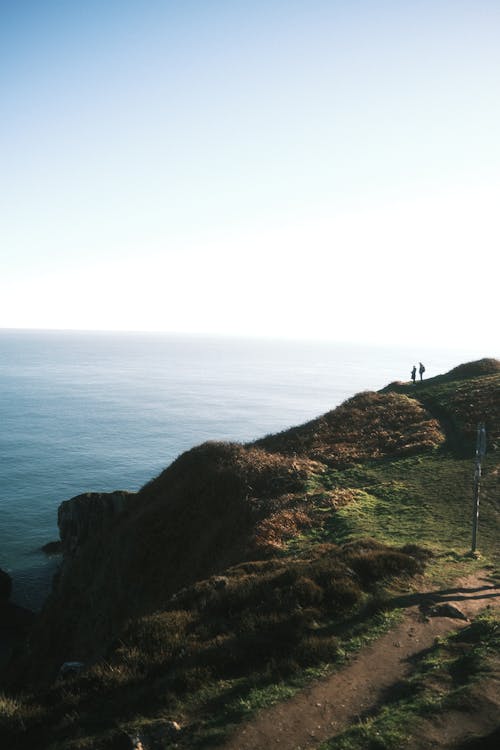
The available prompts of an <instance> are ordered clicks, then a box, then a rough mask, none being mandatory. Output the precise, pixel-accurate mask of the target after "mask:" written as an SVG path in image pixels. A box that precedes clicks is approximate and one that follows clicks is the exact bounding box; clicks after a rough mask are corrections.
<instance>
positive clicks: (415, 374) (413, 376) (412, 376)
mask: <svg viewBox="0 0 500 750" xmlns="http://www.w3.org/2000/svg"><path fill="white" fill-rule="evenodd" d="M416 377H417V368H416V367H415V365H413V370H412V371H411V379H412V380H413V385H415V378H416Z"/></svg>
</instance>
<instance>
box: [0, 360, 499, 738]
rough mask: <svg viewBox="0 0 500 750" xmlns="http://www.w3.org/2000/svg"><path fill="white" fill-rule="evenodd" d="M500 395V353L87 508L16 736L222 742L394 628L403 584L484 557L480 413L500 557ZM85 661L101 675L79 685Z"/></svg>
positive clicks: (488, 508)
mask: <svg viewBox="0 0 500 750" xmlns="http://www.w3.org/2000/svg"><path fill="white" fill-rule="evenodd" d="M499 386H500V363H499V362H497V361H496V360H481V361H480V362H478V363H470V364H468V365H464V366H461V367H459V368H456V369H455V370H453V371H451V372H450V373H448V374H447V375H445V376H439V377H438V378H433V379H431V380H428V381H424V383H422V384H417V385H416V386H413V385H412V384H391V386H388V388H387V389H384V391H383V392H380V393H363V394H359V395H358V396H355V397H354V398H352V399H349V400H348V401H347V402H345V403H344V404H342V405H341V406H340V407H338V408H337V409H335V410H333V411H332V412H329V413H328V414H326V415H324V416H323V417H320V418H318V419H316V420H312V421H311V422H309V423H308V424H306V425H303V426H301V427H297V428H293V429H292V430H288V431H286V432H284V433H280V434H279V435H274V436H268V437H266V438H263V439H261V440H259V441H256V442H255V443H253V444H248V445H239V444H232V443H205V444H203V445H201V446H198V447H196V448H193V449H192V450H190V451H188V452H186V453H184V454H182V455H181V456H180V457H179V458H178V459H177V460H176V461H175V462H174V463H173V464H172V465H171V466H169V467H168V468H167V469H165V471H164V472H162V473H161V474H160V475H159V476H158V477H157V478H156V479H154V480H152V481H151V482H149V483H148V484H147V485H146V486H145V487H144V488H142V490H141V491H140V492H138V493H137V494H130V495H127V496H125V495H123V493H122V494H120V493H117V494H116V493H115V496H114V497H113V498H111V499H110V498H109V496H108V497H106V496H96V495H88V496H80V497H79V498H77V499H76V500H73V501H69V504H67V505H65V510H64V512H62V514H61V519H62V520H63V519H65V518H66V519H68V518H71V519H73V520H74V519H75V518H77V516H78V517H79V518H81V519H83V520H82V523H80V524H79V525H78V524H77V526H75V525H74V524H73V525H72V524H71V523H70V524H67V523H64V522H61V534H62V537H63V538H62V541H63V547H64V548H65V558H64V563H63V565H62V568H61V571H60V574H59V576H58V579H57V580H56V582H55V585H54V591H53V594H52V595H51V597H50V599H49V601H48V602H47V604H46V606H45V608H44V610H43V612H42V614H41V616H40V618H39V620H38V622H37V624H36V626H35V627H34V628H33V630H32V633H31V636H30V639H29V642H28V643H27V644H26V645H25V648H24V649H23V653H22V654H20V655H18V656H17V659H16V661H15V662H14V663H13V665H12V666H11V670H10V675H9V680H8V683H9V686H10V687H8V690H9V691H14V692H10V693H9V695H10V696H12V697H7V698H6V699H5V700H6V702H5V703H4V704H3V708H2V706H1V705H0V729H1V730H2V731H3V733H4V736H5V737H9V738H11V741H12V743H14V742H15V743H17V744H15V745H13V746H16V747H20V748H21V747H29V746H30V744H29V743H30V742H33V740H34V738H35V737H36V738H37V740H36V741H37V743H38V744H37V747H39V748H44V747H50V748H53V750H56V748H62V747H64V748H81V749H83V748H94V747H96V748H97V747H99V748H100V747H103V748H105V747H110V748H111V747H119V746H123V747H127V746H131V745H130V742H131V741H129V740H128V739H127V738H130V737H131V736H132V735H133V733H134V731H135V729H137V728H141V731H142V732H143V735H144V737H149V738H150V744H151V747H153V746H154V733H155V731H158V732H159V733H160V734H161V733H162V732H164V733H168V732H169V731H174V733H175V732H177V729H175V728H174V729H172V726H173V725H169V724H168V722H169V721H171V720H173V719H174V718H175V719H176V720H178V719H179V718H181V719H182V722H181V723H183V724H185V725H186V728H185V729H184V730H183V731H182V732H181V733H180V734H179V736H178V737H177V736H176V741H177V742H178V743H180V744H178V746H179V747H181V746H182V747H186V748H188V747H189V748H191V747H208V746H209V745H210V744H212V745H213V743H214V742H215V740H216V738H217V737H219V736H220V737H221V738H222V737H223V736H224V735H225V733H226V731H227V730H228V728H229V726H230V725H231V723H232V722H235V721H238V716H239V715H240V714H241V706H242V705H246V704H244V703H238V701H248V700H250V699H249V698H248V696H250V695H252V694H253V692H254V691H255V690H256V689H257V688H258V689H259V690H263V691H264V692H263V694H266V690H269V689H270V686H272V685H273V684H275V683H276V681H278V682H280V681H283V680H285V681H289V682H290V681H291V683H290V684H292V683H295V684H299V683H300V681H301V680H304V679H310V678H311V677H312V676H314V674H316V673H319V672H321V670H324V669H329V668H331V665H332V664H334V663H335V662H336V661H337V660H338V659H339V658H340V655H341V654H342V653H343V652H344V651H345V648H346V647H348V646H347V644H348V643H349V642H350V639H352V638H353V637H354V638H355V639H358V641H359V640H360V639H362V638H363V637H365V636H364V635H362V634H363V633H366V634H368V633H369V632H370V630H373V628H378V627H380V626H381V623H383V622H384V621H385V619H387V618H386V615H385V614H384V601H385V599H384V597H385V594H384V590H385V588H386V587H387V586H388V585H392V586H398V585H404V586H410V585H417V584H411V583H410V579H411V578H412V577H415V576H417V580H420V577H421V575H422V573H423V570H424V567H425V565H426V563H427V565H428V567H429V572H430V574H431V575H433V576H438V575H441V576H448V577H450V578H452V577H453V576H454V575H457V574H459V573H463V572H464V569H465V568H467V567H468V566H471V565H474V562H473V561H468V560H467V558H465V557H464V552H466V549H467V539H468V536H469V533H470V529H469V525H468V524H467V522H464V512H465V508H469V505H470V480H471V459H472V456H473V452H474V440H475V434H474V433H475V426H476V425H477V422H478V421H486V424H487V430H488V435H489V453H488V459H487V462H486V465H485V476H484V481H483V491H484V492H485V495H486V497H487V498H489V499H490V500H491V502H489V503H487V504H485V509H484V514H485V519H486V522H487V530H485V532H484V534H483V535H482V536H481V537H480V539H481V541H482V549H483V550H484V552H485V553H486V554H488V555H490V559H491V560H492V561H493V562H494V563H496V562H497V561H496V558H495V554H496V552H495V541H494V540H495V537H496V535H497V534H498V527H499V507H498V494H497V493H496V490H497V488H498V472H497V463H498V459H496V452H495V451H496V443H497V440H498V439H499V436H500V395H499V394H500V388H499ZM465 454H466V455H467V458H466V459H464V455H465ZM495 461H496V462H497V463H495ZM488 462H489V463H488ZM488 466H489V469H488ZM495 498H497V499H496V500H495ZM103 508H105V509H106V512H103V510H102V509H103ZM91 514H93V515H92V517H90V515H91ZM468 514H470V509H469V510H468ZM72 523H73V522H72ZM75 529H76V530H75ZM79 529H80V531H79ZM81 529H86V531H85V534H83V533H82V532H81ZM89 529H91V532H89V531H88V530H89ZM72 534H73V536H71V535H72ZM75 534H76V535H75ZM416 543H418V545H424V547H425V548H426V549H422V548H421V547H420V546H417V544H416ZM436 556H438V557H436ZM429 560H430V562H429ZM434 560H436V562H433V561H434ZM391 581H392V583H391ZM398 581H400V583H398ZM388 619H389V620H390V618H388ZM69 661H77V662H80V663H82V664H83V665H84V666H83V671H82V672H81V673H80V674H78V675H76V676H74V677H72V678H70V680H69V681H68V680H64V681H63V680H62V678H61V676H60V672H59V670H60V667H61V665H62V664H63V663H64V662H69ZM329 665H330V666H329ZM311 670H312V671H311ZM314 670H316V672H315V671H314ZM318 670H319V672H318ZM307 675H309V678H308V677H307ZM266 686H267V687H266ZM19 691H20V692H19ZM33 691H34V692H33ZM245 696H247V697H245ZM103 701H104V703H105V705H106V708H105V709H101V708H100V706H102V705H103ZM251 703H252V701H250V704H251ZM250 704H249V705H250ZM228 706H233V708H232V709H231V711H232V713H231V711H229V714H228ZM235 706H240V708H239V709H238V710H236V708H235ZM239 712H240V713H239ZM194 716H196V720H195V719H194V718H193V717H194ZM2 717H3V718H2ZM2 722H3V723H2ZM155 727H156V729H155ZM162 727H163V729H162ZM169 727H170V729H169ZM137 731H139V730H138V729H137ZM148 733H149V734H148ZM21 736H22V738H23V739H21ZM151 738H153V739H151ZM120 742H121V743H122V744H121V745H120ZM127 742H129V745H127V744H126V743H127ZM123 743H125V744H123ZM147 744H148V743H147V741H146V739H145V740H144V743H143V745H144V746H145V747H146V746H147Z"/></svg>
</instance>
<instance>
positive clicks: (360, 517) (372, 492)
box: [288, 451, 500, 575]
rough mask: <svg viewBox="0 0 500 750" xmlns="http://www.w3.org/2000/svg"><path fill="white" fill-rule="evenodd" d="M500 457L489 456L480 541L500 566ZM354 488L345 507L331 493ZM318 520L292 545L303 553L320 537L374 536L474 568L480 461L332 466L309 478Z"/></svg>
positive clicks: (431, 457)
mask: <svg viewBox="0 0 500 750" xmlns="http://www.w3.org/2000/svg"><path fill="white" fill-rule="evenodd" d="M494 468H495V464H494V462H493V461H490V463H489V464H488V461H485V462H484V468H483V478H482V482H481V503H480V523H479V534H478V547H479V552H480V553H481V555H482V557H483V560H482V561H481V564H482V565H484V564H485V561H486V562H490V563H493V564H495V565H498V563H499V562H500V553H499V549H498V544H497V534H498V532H497V530H498V524H499V521H500V505H499V502H498V495H497V490H496V485H497V478H496V474H495V473H494ZM339 488H340V489H343V490H347V489H348V490H352V493H353V499H352V500H351V501H350V502H349V503H347V504H346V505H343V506H341V507H339V508H337V509H335V508H334V507H332V505H331V504H330V505H328V504H327V502H326V500H327V498H328V495H329V493H332V492H335V490H338V489H339ZM308 491H309V493H310V498H311V500H310V502H311V504H312V505H313V506H314V519H315V524H314V526H313V527H312V528H311V529H305V530H303V532H302V534H301V535H300V536H297V537H296V538H295V539H293V540H292V541H291V542H290V543H289V547H288V549H289V551H294V552H295V553H298V551H299V550H300V549H301V548H307V546H308V545H310V544H315V543H317V542H334V543H344V542H346V541H349V540H352V539H357V538H360V537H366V536H372V537H374V538H376V539H378V540H380V541H382V542H384V543H386V544H398V545H403V544H410V543H415V542H418V544H420V545H423V546H426V547H428V548H429V549H430V550H432V551H433V552H434V553H435V554H436V555H437V556H439V559H440V562H439V566H440V567H441V568H443V561H444V562H445V563H446V565H445V568H444V569H443V573H444V572H446V569H448V568H449V566H451V568H452V569H453V570H452V571H451V572H452V573H454V574H455V575H458V574H459V573H460V572H461V571H460V569H461V568H463V569H464V570H466V569H470V568H473V567H474V562H473V561H471V560H470V559H469V558H468V556H467V553H468V552H469V550H470V545H471V534H472V496H473V461H472V460H471V459H463V458H457V457H456V456H454V455H453V454H451V453H449V452H446V451H435V452H433V453H431V454H427V455H421V456H416V457H409V458H401V459H395V460H385V461H383V462H378V463H375V462H372V463H371V464H369V465H366V464H365V465H363V466H357V467H353V468H350V469H346V470H344V471H328V472H325V474H323V475H316V476H315V477H314V478H312V479H311V480H310V482H309V486H308Z"/></svg>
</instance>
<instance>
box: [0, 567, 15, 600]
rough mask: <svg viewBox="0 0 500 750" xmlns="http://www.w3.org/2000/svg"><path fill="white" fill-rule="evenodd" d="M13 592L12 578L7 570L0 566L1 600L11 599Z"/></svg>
mask: <svg viewBox="0 0 500 750" xmlns="http://www.w3.org/2000/svg"><path fill="white" fill-rule="evenodd" d="M11 593H12V578H11V577H10V575H9V574H8V573H6V572H5V570H2V569H1V568H0V602H6V601H8V600H9V599H10V595H11Z"/></svg>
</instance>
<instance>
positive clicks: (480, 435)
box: [471, 422, 486, 554]
mask: <svg viewBox="0 0 500 750" xmlns="http://www.w3.org/2000/svg"><path fill="white" fill-rule="evenodd" d="M485 454H486V427H485V426H484V422H480V423H479V424H478V426H477V442H476V459H475V463H474V505H473V511H472V547H471V554H474V553H475V552H476V548H477V526H478V521H479V485H480V482H481V460H482V459H483V457H484V455H485Z"/></svg>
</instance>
